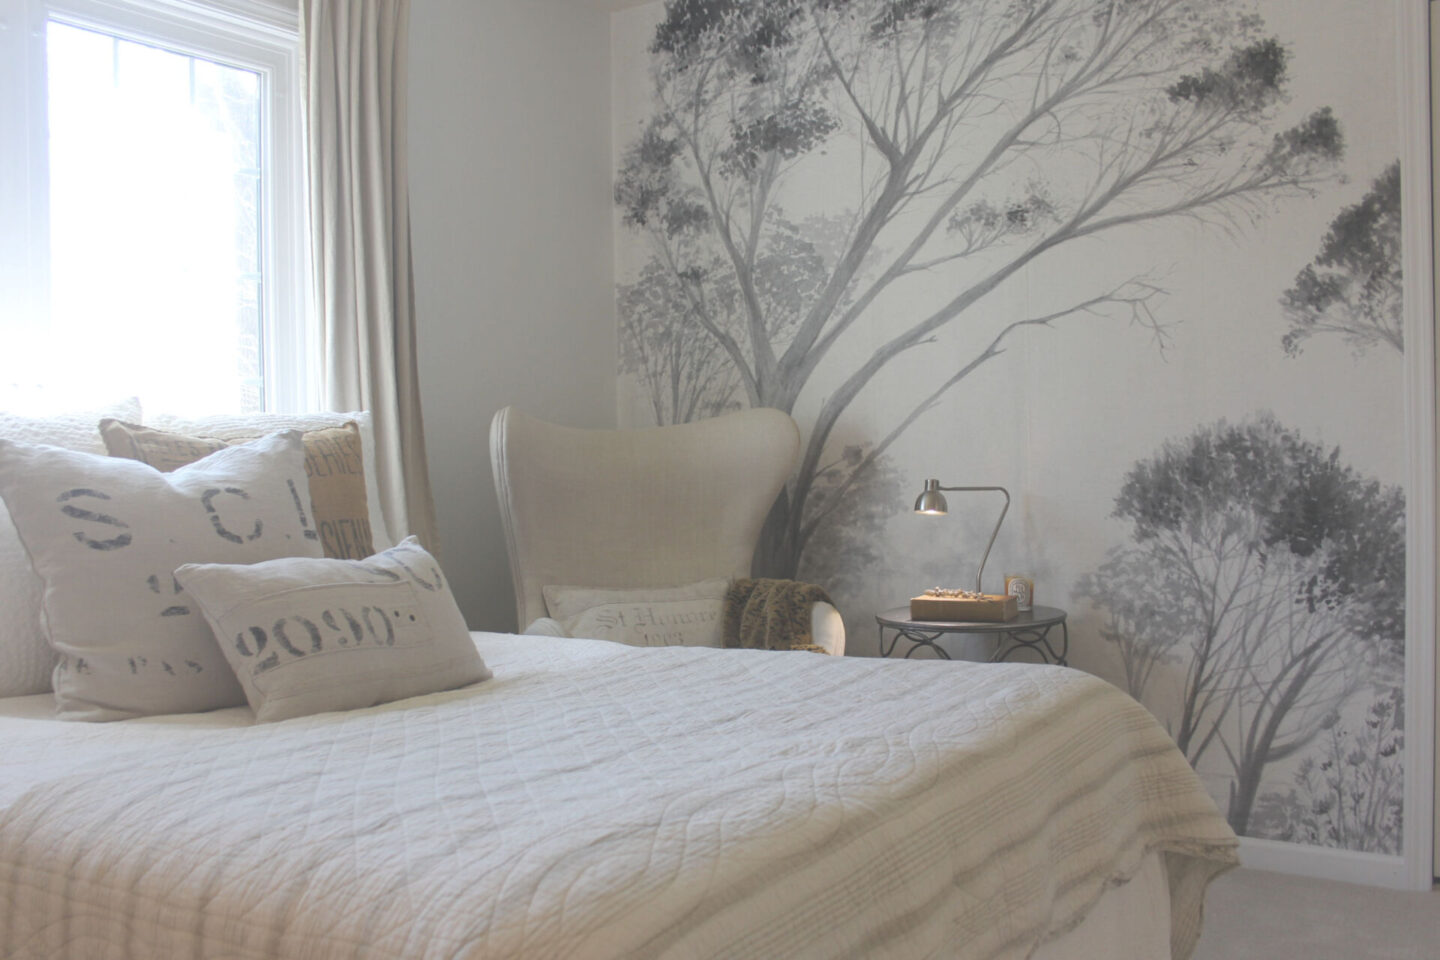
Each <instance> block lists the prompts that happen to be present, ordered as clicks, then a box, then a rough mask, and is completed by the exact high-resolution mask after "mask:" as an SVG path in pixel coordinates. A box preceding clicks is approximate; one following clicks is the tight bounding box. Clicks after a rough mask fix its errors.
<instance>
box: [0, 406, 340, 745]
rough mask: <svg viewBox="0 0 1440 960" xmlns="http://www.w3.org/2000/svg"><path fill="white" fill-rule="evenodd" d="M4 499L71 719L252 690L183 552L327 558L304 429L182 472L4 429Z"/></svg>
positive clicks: (203, 705) (236, 697) (179, 706)
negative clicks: (199, 601)
mask: <svg viewBox="0 0 1440 960" xmlns="http://www.w3.org/2000/svg"><path fill="white" fill-rule="evenodd" d="M0 497H3V498H4V500H5V505H6V507H8V508H9V511H10V516H11V519H12V520H14V522H15V528H16V530H17V531H18V532H19V535H20V541H21V543H22V544H24V546H25V550H26V552H27V553H28V554H29V556H30V562H31V564H32V566H33V567H34V568H35V572H36V573H37V574H38V575H39V577H40V579H41V581H42V582H43V583H44V592H43V594H42V596H43V600H42V604H43V610H44V618H43V619H44V627H45V633H46V640H47V641H48V642H49V644H50V645H51V646H52V647H53V648H54V649H55V651H56V653H58V654H59V658H60V659H59V665H58V666H57V667H56V669H55V703H56V708H57V713H58V715H59V717H60V718H61V719H65V720H121V719H125V718H128V717H134V716H140V715H145V714H160V713H191V712H195V711H201V710H213V709H216V708H218V707H228V706H235V705H237V704H240V703H243V702H244V701H245V697H244V693H243V691H242V690H241V689H240V685H239V684H238V683H237V682H236V680H235V674H234V673H233V672H232V671H231V669H230V667H229V665H228V664H226V662H225V658H224V657H223V656H221V654H220V648H219V647H218V646H217V645H216V643H215V638H214V635H213V634H212V633H211V632H210V627H209V626H208V625H207V624H206V623H205V619H204V617H202V616H201V615H200V611H199V610H198V609H196V607H195V606H194V604H193V603H192V602H191V600H190V598H189V597H187V596H185V595H184V593H183V591H182V590H181V588H180V584H179V583H177V582H176V580H175V577H174V575H173V574H174V570H175V568H176V567H178V566H180V565H181V564H182V563H189V562H194V561H200V562H226V563H253V562H255V561H258V560H271V559H274V558H276V557H286V556H297V555H298V556H311V557H318V556H320V538H319V534H317V533H316V531H315V528H314V523H313V520H312V519H311V518H310V517H309V516H308V514H309V506H308V503H307V502H306V501H307V499H308V498H307V497H306V496H305V451H304V449H303V447H302V445H301V442H300V434H299V433H297V432H294V431H290V432H287V433H277V434H273V435H271V436H268V437H265V438H264V439H262V440H258V441H256V442H255V443H253V444H250V445H248V446H243V447H229V448H227V449H225V450H221V451H219V452H218V453H214V454H211V455H210V456H208V457H206V458H205V459H203V460H200V461H198V462H197V463H194V464H191V465H190V466H188V467H181V468H180V469H178V470H176V471H175V472H173V473H157V472H156V471H155V470H153V469H151V468H150V467H147V466H146V465H145V464H143V463H137V462H136V461H134V460H124V459H117V458H113V457H101V456H95V455H93V454H87V453H77V452H74V451H70V450H62V449H60V448H58V447H48V446H38V445H32V444H25V443H16V442H12V441H6V440H0Z"/></svg>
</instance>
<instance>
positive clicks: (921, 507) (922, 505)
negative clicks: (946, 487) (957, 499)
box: [915, 480, 950, 517]
mask: <svg viewBox="0 0 1440 960" xmlns="http://www.w3.org/2000/svg"><path fill="white" fill-rule="evenodd" d="M915 512H916V513H923V514H925V515H926V516H931V517H943V516H945V514H947V513H949V512H950V505H949V504H948V503H946V502H945V494H943V493H941V492H940V481H939V480H926V481H925V489H924V491H922V492H921V494H920V496H918V497H916V498H915Z"/></svg>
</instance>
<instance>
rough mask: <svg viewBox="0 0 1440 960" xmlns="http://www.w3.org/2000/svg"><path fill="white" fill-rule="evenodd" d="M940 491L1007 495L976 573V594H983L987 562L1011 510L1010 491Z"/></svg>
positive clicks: (968, 488)
mask: <svg viewBox="0 0 1440 960" xmlns="http://www.w3.org/2000/svg"><path fill="white" fill-rule="evenodd" d="M936 489H938V490H943V491H955V492H966V493H976V492H981V491H994V492H996V493H1003V494H1004V495H1005V506H1003V507H1001V508H1000V519H998V520H996V521H995V529H994V530H992V531H990V542H989V543H987V544H985V555H984V556H983V557H981V558H980V569H979V570H978V571H977V572H976V573H975V592H976V593H983V592H984V591H982V590H981V589H980V581H981V579H982V578H983V577H984V576H985V561H986V560H989V559H990V548H991V547H993V546H995V538H996V537H997V536H999V535H1000V525H1001V524H1002V523H1004V522H1005V514H1006V512H1008V511H1009V509H1010V491H1009V490H1006V489H1005V488H1004V487H936Z"/></svg>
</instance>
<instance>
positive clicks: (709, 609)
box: [541, 577, 730, 647]
mask: <svg viewBox="0 0 1440 960" xmlns="http://www.w3.org/2000/svg"><path fill="white" fill-rule="evenodd" d="M729 587H730V581H729V580H727V579H725V578H724V577H715V578H713V579H711V580H700V581H697V582H696V583H687V584H685V585H684V586H681V587H660V588H638V589H625V590H617V589H605V588H600V587H552V586H546V587H545V588H544V589H543V590H542V591H541V592H542V593H543V594H544V596H545V607H546V609H548V610H549V611H550V616H552V617H554V618H555V619H556V620H558V621H560V625H561V626H562V627H564V628H565V632H566V633H568V634H569V635H570V636H572V637H592V638H594V639H596V640H614V641H616V642H617V643H628V644H630V645H631V646H635V647H674V646H682V647H721V646H724V645H725V643H724V636H723V635H722V633H721V629H720V628H721V624H722V616H723V614H724V610H725V593H726V591H727V590H728V589H729Z"/></svg>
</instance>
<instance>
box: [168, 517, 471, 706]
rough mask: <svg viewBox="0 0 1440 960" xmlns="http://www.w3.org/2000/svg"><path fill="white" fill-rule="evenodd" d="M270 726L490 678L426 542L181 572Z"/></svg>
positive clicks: (179, 575) (410, 541)
mask: <svg viewBox="0 0 1440 960" xmlns="http://www.w3.org/2000/svg"><path fill="white" fill-rule="evenodd" d="M175 578H176V579H177V580H179V581H180V583H181V585H182V586H184V588H185V592H186V593H187V594H189V595H190V596H191V597H193V598H194V599H195V602H196V603H198V604H199V605H200V607H201V609H202V610H204V611H205V619H206V620H208V621H209V622H210V626H211V627H212V628H214V631H215V635H216V636H217V637H219V638H220V649H221V650H222V651H224V654H225V658H226V659H227V660H228V661H229V662H230V665H231V666H232V667H233V668H234V669H235V674H236V676H238V677H239V678H240V685H241V686H242V687H244V688H245V697H246V699H247V700H249V701H250V707H251V709H253V710H254V711H255V718H256V719H257V720H260V721H262V722H265V721H270V720H286V719H289V718H290V717H302V716H306V715H308V714H312V713H323V712H325V711H327V710H353V709H356V708H359V707H369V706H374V705H375V704H377V703H389V702H390V701H392V700H401V699H404V698H405V697H416V696H419V695H420V694H423V693H434V692H436V691H439V690H451V689H454V688H455V687H463V686H466V685H468V684H471V683H476V682H478V681H480V680H487V679H489V678H490V675H491V674H490V671H489V669H487V668H486V666H485V661H484V660H482V659H481V658H480V653H479V651H477V650H476V649H475V642H474V641H473V640H472V639H471V638H470V633H469V630H468V629H467V628H466V626H465V618H464V617H462V616H461V614H460V608H459V607H457V606H456V605H455V598H454V597H453V596H452V595H451V593H450V587H449V586H448V585H447V584H446V583H445V577H444V575H443V574H441V572H440V566H439V565H438V564H437V563H436V562H435V558H434V557H432V556H430V554H428V553H426V552H425V550H424V548H422V547H421V546H420V544H419V542H418V541H417V540H416V539H415V538H414V537H407V538H406V539H405V540H404V541H403V542H402V543H401V544H400V545H399V546H396V547H392V548H391V549H389V550H386V551H385V552H384V553H378V554H376V555H375V556H373V557H371V558H369V559H368V560H304V559H298V558H297V559H288V560H271V561H269V562H267V563H256V564H252V565H250V566H233V565H230V564H213V563H212V564H186V565H185V566H183V567H180V568H179V569H178V570H176V571H175Z"/></svg>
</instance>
